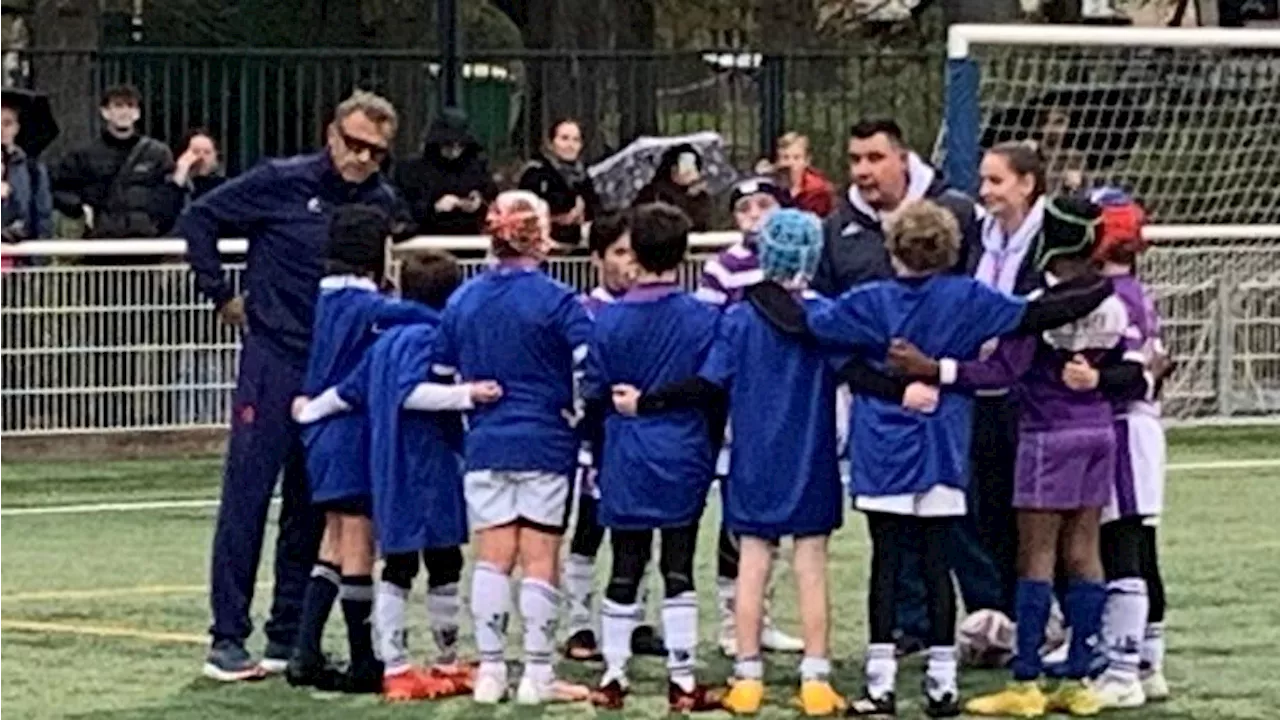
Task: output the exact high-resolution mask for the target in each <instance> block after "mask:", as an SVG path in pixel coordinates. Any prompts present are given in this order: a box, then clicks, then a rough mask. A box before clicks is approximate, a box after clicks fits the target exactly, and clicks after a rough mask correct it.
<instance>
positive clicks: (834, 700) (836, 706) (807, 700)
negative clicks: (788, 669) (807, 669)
mask: <svg viewBox="0 0 1280 720" xmlns="http://www.w3.org/2000/svg"><path fill="white" fill-rule="evenodd" d="M798 700H799V701H800V712H802V713H804V714H805V716H807V717H827V716H829V715H835V714H836V713H837V712H841V711H843V710H844V709H845V701H844V696H843V695H841V694H840V693H838V692H836V689H835V688H833V687H831V683H829V682H827V681H826V680H806V681H804V682H802V683H800V697H799V698H798Z"/></svg>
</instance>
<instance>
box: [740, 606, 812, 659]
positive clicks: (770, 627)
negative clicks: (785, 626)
mask: <svg viewBox="0 0 1280 720" xmlns="http://www.w3.org/2000/svg"><path fill="white" fill-rule="evenodd" d="M735 644H736V643H735ZM760 647H761V649H763V650H766V651H768V652H778V653H798V652H803V651H804V641H803V640H801V639H800V638H798V637H792V636H790V635H788V634H786V633H784V632H782V631H781V630H779V629H778V627H777V626H776V625H774V624H773V619H772V618H770V617H769V616H768V615H766V616H765V618H764V627H762V628H761V629H760Z"/></svg>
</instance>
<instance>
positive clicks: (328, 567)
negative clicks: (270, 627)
mask: <svg viewBox="0 0 1280 720" xmlns="http://www.w3.org/2000/svg"><path fill="white" fill-rule="evenodd" d="M340 580H341V578H340V577H339V575H338V567H337V566H336V565H333V564H332V563H327V562H324V561H319V562H317V563H316V564H315V567H313V568H311V579H310V580H309V581H307V589H306V592H305V594H304V595H303V596H302V617H301V618H300V620H299V623H298V639H297V644H296V645H295V647H294V649H293V654H294V657H297V658H299V659H300V660H303V661H316V660H319V659H320V658H321V657H323V654H322V650H321V642H322V640H323V638H324V626H325V623H327V622H329V613H330V611H332V610H333V601H334V600H337V599H338V583H339V582H340Z"/></svg>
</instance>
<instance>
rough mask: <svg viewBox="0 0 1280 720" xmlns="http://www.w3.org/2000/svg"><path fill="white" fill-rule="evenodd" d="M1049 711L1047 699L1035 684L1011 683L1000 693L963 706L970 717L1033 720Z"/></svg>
mask: <svg viewBox="0 0 1280 720" xmlns="http://www.w3.org/2000/svg"><path fill="white" fill-rule="evenodd" d="M1048 709H1049V701H1048V698H1046V697H1045V695H1044V691H1043V690H1041V689H1040V684H1039V683H1037V682H1034V681H1032V682H1013V683H1009V686H1008V687H1006V688H1005V689H1004V690H1001V691H1000V692H996V693H991V694H990V695H982V696H980V697H976V698H974V699H972V700H970V701H969V702H967V703H965V704H964V711H965V712H966V713H969V714H970V715H994V716H1006V717H1024V718H1034V717H1040V716H1041V715H1044V714H1045V712H1047V711H1048Z"/></svg>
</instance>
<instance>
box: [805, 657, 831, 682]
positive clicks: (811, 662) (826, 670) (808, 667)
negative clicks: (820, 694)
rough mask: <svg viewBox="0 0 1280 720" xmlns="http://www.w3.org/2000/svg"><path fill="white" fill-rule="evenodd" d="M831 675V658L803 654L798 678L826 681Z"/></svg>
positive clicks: (806, 680)
mask: <svg viewBox="0 0 1280 720" xmlns="http://www.w3.org/2000/svg"><path fill="white" fill-rule="evenodd" d="M830 677H831V660H830V659H828V658H824V657H813V656H812V655H805V656H804V658H803V659H802V660H801V661H800V680H802V681H804V682H808V681H810V680H817V681H819V682H826V681H827V678H830Z"/></svg>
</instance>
